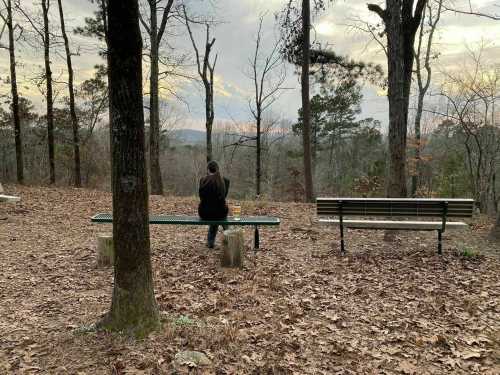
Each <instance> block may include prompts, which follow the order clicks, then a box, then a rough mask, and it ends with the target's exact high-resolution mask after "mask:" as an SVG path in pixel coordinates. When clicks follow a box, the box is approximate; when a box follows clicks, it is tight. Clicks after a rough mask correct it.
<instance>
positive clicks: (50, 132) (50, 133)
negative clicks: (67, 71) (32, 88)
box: [42, 0, 56, 184]
mask: <svg viewBox="0 0 500 375" xmlns="http://www.w3.org/2000/svg"><path fill="white" fill-rule="evenodd" d="M49 7H50V0H42V13H43V51H44V63H45V80H46V88H47V92H46V98H45V99H46V100H47V139H48V147H49V174H50V183H51V184H55V183H56V167H55V146H54V109H53V104H54V103H53V98H52V96H53V94H52V70H51V69H50V31H49Z"/></svg>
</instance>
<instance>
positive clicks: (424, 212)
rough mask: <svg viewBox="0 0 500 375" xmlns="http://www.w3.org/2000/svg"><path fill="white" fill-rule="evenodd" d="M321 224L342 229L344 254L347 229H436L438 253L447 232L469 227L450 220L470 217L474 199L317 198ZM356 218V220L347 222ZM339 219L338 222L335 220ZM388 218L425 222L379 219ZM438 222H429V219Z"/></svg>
mask: <svg viewBox="0 0 500 375" xmlns="http://www.w3.org/2000/svg"><path fill="white" fill-rule="evenodd" d="M316 204H317V214H318V218H319V222H321V223H327V224H333V225H338V226H339V227H340V246H341V251H342V253H345V244H344V228H356V229H388V230H418V231H428V230H436V231H437V232H438V253H439V254H441V252H442V233H443V232H444V231H445V230H446V229H462V228H466V227H467V226H468V225H467V224H466V223H464V222H461V221H448V218H456V217H471V216H472V214H473V211H474V200H473V199H451V198H450V199H446V198H444V199H443V198H441V199H435V198H431V199H420V198H318V199H317V200H316ZM346 216H354V217H355V218H353V219H345V217H346ZM334 217H338V219H336V218H334ZM373 217H385V218H390V219H392V218H400V219H402V218H422V219H424V220H411V221H410V220H380V219H373ZM433 217H434V218H439V221H437V220H436V221H430V220H429V219H430V218H433Z"/></svg>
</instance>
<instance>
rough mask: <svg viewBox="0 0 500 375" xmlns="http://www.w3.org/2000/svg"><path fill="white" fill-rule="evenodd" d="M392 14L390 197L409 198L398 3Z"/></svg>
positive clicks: (389, 42)
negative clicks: (407, 190) (407, 196)
mask: <svg viewBox="0 0 500 375" xmlns="http://www.w3.org/2000/svg"><path fill="white" fill-rule="evenodd" d="M394 4H395V5H394V6H393V8H391V9H388V10H389V23H388V24H387V26H386V30H387V52H388V56H389V58H388V76H389V82H388V83H389V85H388V98H389V169H388V176H387V177H388V179H387V191H386V194H387V196H388V197H394V198H395V197H406V195H407V192H406V132H407V118H408V116H407V113H408V107H407V106H406V103H407V102H406V100H405V81H404V71H405V69H404V45H403V38H402V32H403V30H402V27H401V23H400V19H401V9H400V8H399V5H398V4H397V2H394Z"/></svg>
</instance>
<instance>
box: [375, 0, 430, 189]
mask: <svg viewBox="0 0 500 375" xmlns="http://www.w3.org/2000/svg"><path fill="white" fill-rule="evenodd" d="M426 3H427V0H418V1H417V4H416V5H415V7H414V1H413V0H403V1H401V0H386V9H385V10H383V9H382V8H380V6H379V5H375V4H368V9H369V10H370V11H372V12H375V13H377V14H378V15H379V16H380V18H381V19H382V21H383V23H384V25H385V31H386V34H387V66H388V76H389V79H388V81H389V82H388V83H389V84H388V97H389V163H388V171H387V186H386V194H387V196H388V197H394V198H397V197H406V196H407V187H406V134H407V128H408V106H409V103H410V88H411V76H412V72H413V60H414V49H413V44H414V42H415V34H416V32H417V30H418V26H419V25H420V21H421V19H422V13H423V10H424V8H425V4H426ZM414 8H415V15H413V9H414Z"/></svg>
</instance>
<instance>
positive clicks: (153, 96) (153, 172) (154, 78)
mask: <svg viewBox="0 0 500 375" xmlns="http://www.w3.org/2000/svg"><path fill="white" fill-rule="evenodd" d="M149 5H150V14H151V25H150V29H149V37H150V42H151V55H150V56H151V57H150V69H151V72H150V80H149V86H150V90H149V91H150V92H149V174H150V180H151V194H158V195H161V194H163V181H162V178H161V168H160V119H159V113H160V111H159V100H158V96H159V92H158V74H159V68H158V56H159V55H158V54H159V40H158V15H157V13H156V11H157V3H156V1H150V2H149Z"/></svg>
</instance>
